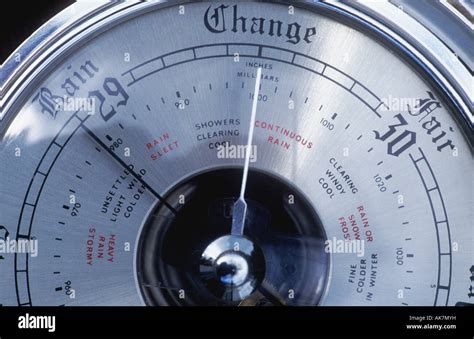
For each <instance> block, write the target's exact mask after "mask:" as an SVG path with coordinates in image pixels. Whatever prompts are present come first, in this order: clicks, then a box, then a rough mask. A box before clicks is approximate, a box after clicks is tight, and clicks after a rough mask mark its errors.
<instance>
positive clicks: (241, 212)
mask: <svg viewBox="0 0 474 339" xmlns="http://www.w3.org/2000/svg"><path fill="white" fill-rule="evenodd" d="M261 76H262V68H261V67H260V68H258V70H257V78H256V80H255V90H254V94H253V101H252V115H251V116H250V126H249V132H248V138H247V146H246V148H245V164H244V172H243V175H242V185H241V187H240V196H239V199H238V200H237V201H236V202H235V203H234V207H233V211H232V230H231V234H232V235H237V236H241V235H243V233H244V226H245V216H246V214H247V203H246V202H245V187H246V186H247V175H248V171H249V162H250V150H251V146H252V139H253V130H254V127H255V116H256V115H257V103H258V94H259V91H260V79H261Z"/></svg>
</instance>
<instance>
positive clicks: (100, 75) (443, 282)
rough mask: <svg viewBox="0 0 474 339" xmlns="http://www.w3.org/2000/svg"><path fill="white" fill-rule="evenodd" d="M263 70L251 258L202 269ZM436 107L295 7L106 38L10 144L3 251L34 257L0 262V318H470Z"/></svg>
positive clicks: (226, 228)
mask: <svg viewBox="0 0 474 339" xmlns="http://www.w3.org/2000/svg"><path fill="white" fill-rule="evenodd" d="M257 68H262V78H261V88H260V91H259V95H258V98H257V99H258V108H257V116H256V121H255V125H254V128H255V130H254V136H253V145H254V147H253V148H252V150H253V151H252V155H251V159H250V172H249V179H248V183H247V191H246V198H247V199H248V202H247V203H248V215H247V218H246V221H245V231H244V234H243V236H242V238H241V240H242V239H245V241H243V242H242V244H243V245H244V247H245V246H250V247H246V248H247V249H248V248H251V250H250V251H249V252H245V251H244V250H243V249H239V248H234V247H233V246H232V245H234V242H232V245H229V244H228V243H225V245H223V247H219V250H220V251H217V252H215V256H212V255H211V256H209V255H208V253H209V251H210V250H209V246H211V245H212V244H215V241H216V240H217V239H221V237H225V236H228V235H229V232H230V226H231V224H230V221H231V219H232V208H231V207H232V204H233V202H234V201H235V200H236V199H237V198H238V197H239V189H240V181H241V179H242V168H243V163H244V159H243V152H241V151H242V147H241V146H242V145H245V144H246V140H247V135H248V130H249V123H250V112H251V108H252V100H253V97H254V95H253V94H254V84H255V80H256V79H255V77H256V74H257ZM437 93H438V92H437V90H436V89H435V88H432V87H431V85H430V84H429V83H428V82H427V81H425V79H424V78H423V77H422V76H421V75H420V74H419V73H417V71H416V70H415V69H413V68H412V67H411V66H409V65H408V64H407V63H405V62H404V61H403V60H402V59H401V58H400V57H399V55H398V54H396V53H393V51H390V50H389V47H387V46H385V45H384V44H383V43H381V42H378V41H376V40H374V39H373V38H371V37H369V36H367V35H365V34H364V33H362V32H360V31H358V30H355V29H354V28H351V27H350V26H349V24H346V23H342V22H339V21H336V20H335V19H331V18H329V17H326V16H324V15H323V14H320V13H319V14H318V13H315V12H311V11H308V10H305V9H302V8H298V7H295V8H293V7H291V8H289V7H288V6H286V5H282V4H275V3H270V2H268V3H266V2H253V1H248V2H212V3H211V2H198V3H186V4H185V5H183V6H181V7H180V6H170V5H169V6H164V7H163V6H156V7H153V8H152V10H150V11H148V12H146V13H141V14H140V15H139V16H134V17H133V18H129V19H128V20H124V21H123V22H121V23H119V24H116V25H113V26H111V27H110V28H109V29H108V30H106V31H105V32H103V33H101V34H98V35H96V36H95V37H94V38H93V39H90V40H88V41H87V42H85V43H81V45H80V46H79V47H77V48H75V49H74V50H73V53H71V54H70V55H69V56H68V57H67V58H65V59H64V60H62V61H61V62H60V63H59V64H57V65H56V66H55V68H54V69H52V70H50V72H49V73H48V74H45V75H44V80H43V81H42V83H40V84H39V85H38V86H36V87H35V88H34V89H32V90H31V94H30V95H29V97H28V99H27V100H25V101H24V105H23V106H22V107H21V108H20V109H19V110H18V112H14V113H11V116H12V118H11V120H9V121H10V122H9V125H8V126H7V127H5V128H4V129H3V130H4V133H3V135H2V136H1V137H2V143H1V150H0V151H1V153H0V158H1V159H0V164H1V165H0V187H1V191H2V194H0V206H1V220H0V222H1V224H2V225H1V228H0V232H1V233H0V237H1V238H2V239H5V240H6V239H10V240H11V239H16V240H21V239H23V240H30V241H32V240H35V241H37V248H36V249H37V251H36V252H33V251H30V252H29V253H2V254H1V256H0V272H1V279H2V280H1V282H2V283H1V285H0V304H3V305H144V304H150V305H216V304H218V305H222V304H223V305H440V306H444V305H455V304H457V303H468V302H469V301H470V298H471V297H473V295H472V293H470V292H469V291H470V290H469V287H470V285H469V277H470V275H471V272H472V270H474V268H473V267H472V258H473V246H472V243H473V233H472V223H471V222H470V220H471V219H472V212H471V209H472V206H473V203H474V201H473V196H472V167H473V158H472V150H471V149H470V146H469V145H468V143H467V142H466V139H465V138H464V136H463V134H462V133H461V129H460V128H459V126H458V125H457V124H456V122H455V120H454V119H453V117H452V115H453V114H456V112H450V111H449V109H448V108H447V105H446V104H445V103H444V102H443V101H442V99H441V98H440V97H438V94H437ZM81 99H83V100H82V101H81ZM89 99H90V100H89ZM89 105H90V106H91V107H89ZM220 146H225V147H220ZM226 239H227V238H226ZM247 241H248V242H247ZM32 243H33V242H32ZM242 244H241V245H242ZM249 244H251V245H249ZM349 245H350V246H349ZM211 250H212V246H211ZM211 252H212V251H211ZM212 253H214V252H212ZM470 270H471V271H470ZM233 285H235V287H234V286H233ZM229 286H230V287H229ZM229 288H230V290H229ZM236 291H237V292H236ZM471 292H472V291H471Z"/></svg>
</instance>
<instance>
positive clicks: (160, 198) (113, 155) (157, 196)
mask: <svg viewBox="0 0 474 339" xmlns="http://www.w3.org/2000/svg"><path fill="white" fill-rule="evenodd" d="M81 127H82V128H83V129H84V130H85V131H86V132H87V134H89V136H90V137H91V138H92V139H93V140H94V141H95V142H96V143H97V144H99V145H100V147H102V148H103V149H104V150H106V151H107V153H109V154H110V155H111V156H112V158H114V159H115V160H116V161H117V162H118V163H119V164H120V165H121V166H122V167H123V168H125V169H126V170H127V171H128V172H130V174H131V175H133V176H134V177H135V179H137V180H138V181H139V182H140V183H141V184H142V185H143V186H145V187H146V189H147V190H148V191H149V192H150V193H151V194H152V195H154V196H155V197H156V198H157V199H158V200H159V201H160V202H161V203H162V204H164V205H165V206H166V207H168V208H169V209H170V210H171V212H173V213H174V214H176V213H177V212H176V210H175V209H174V208H173V207H172V206H171V205H170V204H168V203H167V202H166V200H165V199H164V198H163V197H162V196H161V195H159V194H158V193H157V192H156V191H155V190H154V189H153V188H152V187H151V186H150V185H148V184H147V183H146V181H145V180H143V177H142V176H141V175H139V174H138V173H136V172H135V171H134V170H133V169H131V168H130V167H129V166H128V165H127V164H126V163H125V162H124V161H123V160H122V159H120V157H119V156H118V155H117V154H115V153H114V152H113V151H112V150H110V148H109V147H107V145H106V144H104V143H103V142H102V140H100V139H99V137H98V136H97V135H95V134H94V132H92V131H91V130H90V129H89V128H87V127H86V126H85V125H84V124H82V125H81Z"/></svg>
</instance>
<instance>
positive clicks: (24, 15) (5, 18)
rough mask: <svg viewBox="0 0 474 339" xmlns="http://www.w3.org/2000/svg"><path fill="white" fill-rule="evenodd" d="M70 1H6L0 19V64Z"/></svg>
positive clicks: (70, 0)
mask: <svg viewBox="0 0 474 339" xmlns="http://www.w3.org/2000/svg"><path fill="white" fill-rule="evenodd" d="M72 3H74V1H72V0H6V1H4V2H2V9H1V17H0V47H1V48H0V64H1V63H3V62H4V61H5V60H6V58H7V57H8V56H9V55H10V54H12V53H13V51H14V50H15V49H16V48H17V47H18V46H19V45H20V44H21V43H22V42H23V41H25V40H26V39H27V38H28V37H29V36H30V35H31V34H32V33H33V32H34V31H36V30H37V29H38V28H39V27H40V26H41V25H42V24H44V23H45V22H46V21H48V20H49V19H50V18H51V17H53V16H54V15H55V14H57V13H59V12H60V11H61V10H62V9H64V8H66V7H67V6H69V5H70V4H72Z"/></svg>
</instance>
